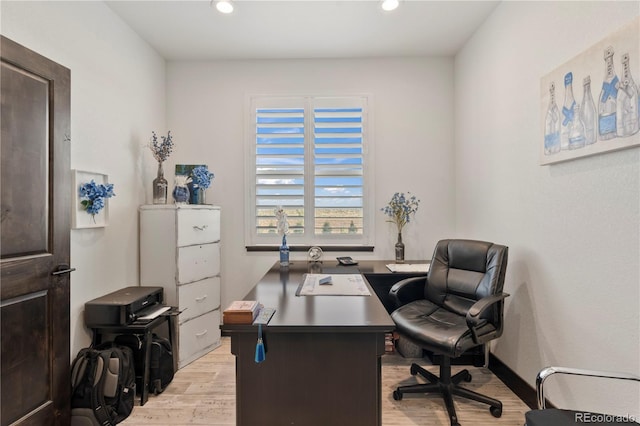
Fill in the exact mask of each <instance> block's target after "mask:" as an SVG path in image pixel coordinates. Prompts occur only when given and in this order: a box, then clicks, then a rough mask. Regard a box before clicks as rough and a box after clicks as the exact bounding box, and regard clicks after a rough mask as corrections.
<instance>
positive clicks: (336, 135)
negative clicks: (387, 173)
mask: <svg viewBox="0 0 640 426" xmlns="http://www.w3.org/2000/svg"><path fill="white" fill-rule="evenodd" d="M326 103H329V104H330V101H327V102H326ZM362 121H363V109H362V107H361V106H356V107H348V106H346V107H337V106H334V107H326V108H321V107H316V108H315V109H314V111H313V149H314V161H313V177H314V209H315V211H314V215H315V227H314V228H315V230H314V232H315V234H349V233H351V234H362V231H363V186H364V181H363V178H364V173H363V143H362V142H363V136H362V124H363V123H362Z"/></svg>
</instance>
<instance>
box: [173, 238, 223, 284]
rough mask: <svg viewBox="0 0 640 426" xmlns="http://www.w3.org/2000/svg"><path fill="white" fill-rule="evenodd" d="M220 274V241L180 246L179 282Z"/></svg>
mask: <svg viewBox="0 0 640 426" xmlns="http://www.w3.org/2000/svg"><path fill="white" fill-rule="evenodd" d="M219 274H220V243H212V244H202V245H196V246H188V247H180V248H178V283H179V284H186V283H190V282H194V281H200V280H201V279H203V278H209V277H213V276H216V275H219Z"/></svg>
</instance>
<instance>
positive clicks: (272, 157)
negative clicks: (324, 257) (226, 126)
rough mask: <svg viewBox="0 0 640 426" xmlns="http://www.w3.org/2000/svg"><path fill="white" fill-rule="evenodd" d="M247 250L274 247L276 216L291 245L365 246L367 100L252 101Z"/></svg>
mask: <svg viewBox="0 0 640 426" xmlns="http://www.w3.org/2000/svg"><path fill="white" fill-rule="evenodd" d="M250 108H251V124H250V125H251V131H250V132H249V135H250V137H249V138H248V142H247V143H248V147H249V150H250V153H251V155H250V156H248V157H249V158H248V167H247V170H248V179H247V182H249V184H250V185H251V187H250V188H249V189H250V191H251V199H250V201H249V205H248V208H247V212H248V214H247V218H246V224H247V226H246V243H247V245H249V246H253V245H260V244H268V245H275V244H278V243H279V238H278V237H276V233H277V229H276V219H275V214H274V209H275V208H276V207H277V206H282V208H283V209H284V210H285V212H286V213H287V215H288V219H289V226H290V231H289V236H288V241H289V243H290V244H294V245H295V244H302V245H317V244H319V245H322V244H329V245H342V244H344V245H365V244H369V241H368V235H369V232H368V226H367V222H368V221H369V220H370V219H371V218H370V215H368V214H367V206H368V200H367V190H368V188H367V182H366V181H367V179H366V176H367V173H366V171H367V170H366V154H367V151H368V150H367V147H366V140H367V134H366V125H367V98H366V97H343V98H326V97H292V98H284V97H254V98H252V99H251V102H250Z"/></svg>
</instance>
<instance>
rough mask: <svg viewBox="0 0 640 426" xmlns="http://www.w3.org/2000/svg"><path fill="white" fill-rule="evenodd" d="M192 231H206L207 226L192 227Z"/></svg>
mask: <svg viewBox="0 0 640 426" xmlns="http://www.w3.org/2000/svg"><path fill="white" fill-rule="evenodd" d="M193 229H195V230H197V231H204V230H205V229H207V225H202V226H198V225H193Z"/></svg>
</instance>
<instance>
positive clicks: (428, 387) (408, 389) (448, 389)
mask: <svg viewBox="0 0 640 426" xmlns="http://www.w3.org/2000/svg"><path fill="white" fill-rule="evenodd" d="M416 374H420V375H421V376H422V377H424V378H425V379H426V380H427V381H428V382H429V383H425V384H419V385H410V386H399V387H398V388H397V389H396V390H395V391H393V399H395V400H396V401H400V400H401V399H402V395H403V394H405V393H435V392H437V393H439V394H440V395H441V396H442V398H443V399H444V404H445V406H446V407H447V412H448V413H449V419H450V420H451V426H460V423H459V422H458V416H457V415H456V408H455V406H454V405H453V395H456V396H459V397H462V398H467V399H471V400H473V401H478V402H482V403H483V404H487V405H489V411H490V412H491V414H492V415H493V416H494V417H500V416H502V402H500V401H498V400H497V399H493V398H489V397H488V396H485V395H481V394H479V393H477V392H474V391H471V390H469V389H465V388H463V387H462V386H460V385H459V383H460V382H462V381H465V382H470V381H471V374H470V373H469V371H468V370H462V371H460V372H459V373H456V374H455V375H453V376H451V358H449V357H447V356H444V357H442V362H441V363H440V377H438V376H436V375H435V374H433V373H431V372H429V371H427V370H425V369H424V368H422V367H420V366H419V365H418V364H411V375H412V376H415V375H416Z"/></svg>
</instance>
